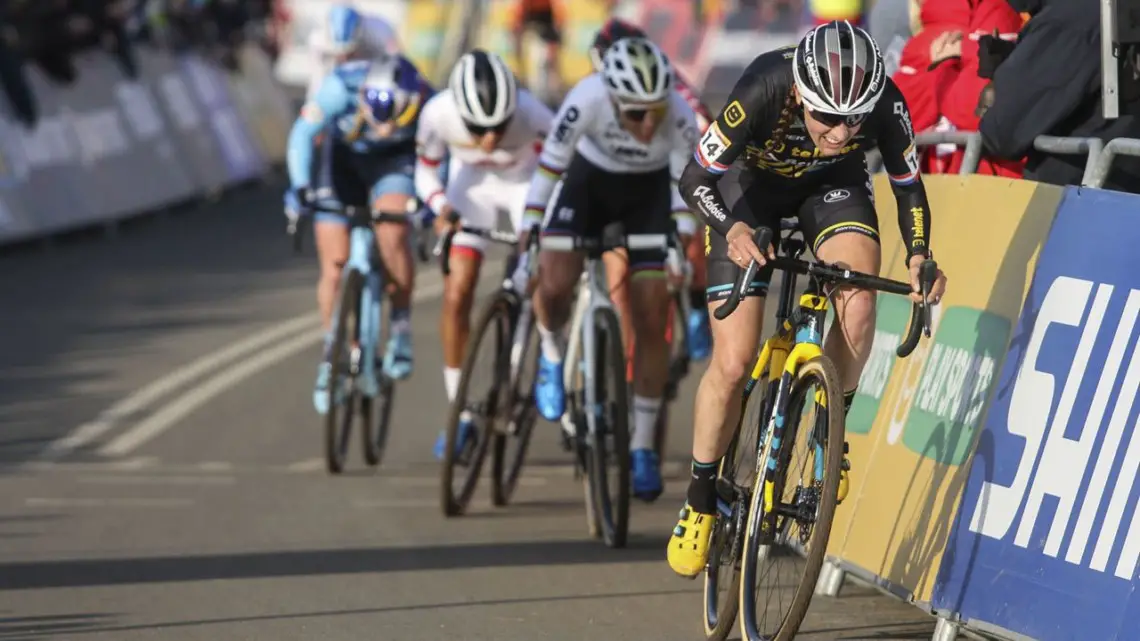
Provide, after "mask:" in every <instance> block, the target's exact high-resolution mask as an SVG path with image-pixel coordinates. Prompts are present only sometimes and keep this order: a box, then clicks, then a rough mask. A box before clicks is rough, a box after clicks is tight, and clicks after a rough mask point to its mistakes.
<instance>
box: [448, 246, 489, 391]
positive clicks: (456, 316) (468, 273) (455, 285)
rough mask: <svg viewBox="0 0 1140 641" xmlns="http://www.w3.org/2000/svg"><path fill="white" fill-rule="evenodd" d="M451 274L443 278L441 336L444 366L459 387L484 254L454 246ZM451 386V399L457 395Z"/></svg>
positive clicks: (451, 258)
mask: <svg viewBox="0 0 1140 641" xmlns="http://www.w3.org/2000/svg"><path fill="white" fill-rule="evenodd" d="M449 260H450V266H451V273H450V274H448V275H447V276H446V277H444V279H443V311H442V313H441V314H440V316H439V334H440V336H441V337H442V339H443V367H444V372H445V378H446V377H447V376H446V373H447V371H448V370H453V371H454V372H455V376H454V378H455V381H454V384H455V385H458V384H459V376H458V374H459V369H460V368H461V367H463V357H464V352H465V350H466V349H467V338H468V334H469V333H470V331H471V306H472V303H473V302H474V300H475V284H476V282H478V280H479V269H480V267H481V266H482V262H483V261H482V254H481V253H480V252H479V251H478V250H476V249H472V248H470V247H453V248H452V249H451V256H450V258H449ZM445 384H446V385H447V386H448V387H449V389H448V390H447V395H448V398H449V399H451V398H452V397H454V395H455V390H453V389H450V386H451V385H452V382H451V381H445Z"/></svg>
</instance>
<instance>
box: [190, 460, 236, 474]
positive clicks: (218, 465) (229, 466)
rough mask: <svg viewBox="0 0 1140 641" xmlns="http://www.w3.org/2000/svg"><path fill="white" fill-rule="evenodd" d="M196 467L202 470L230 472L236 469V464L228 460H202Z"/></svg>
mask: <svg viewBox="0 0 1140 641" xmlns="http://www.w3.org/2000/svg"><path fill="white" fill-rule="evenodd" d="M195 468H196V469H198V470H200V471H202V472H229V471H231V470H233V469H234V464H233V463H229V462H226V461H202V462H201V463H199V464H198V465H196V466H195Z"/></svg>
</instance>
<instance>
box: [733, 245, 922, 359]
mask: <svg viewBox="0 0 1140 641" xmlns="http://www.w3.org/2000/svg"><path fill="white" fill-rule="evenodd" d="M772 234H773V232H772V230H771V229H769V228H767V227H760V228H758V229H757V230H756V231H755V232H754V233H753V236H752V240H753V241H754V242H755V243H756V246H757V247H759V248H760V251H765V250H766V249H767V248H768V245H769V244H770V243H771V242H772ZM767 264H768V265H771V266H772V267H773V268H775V269H781V270H784V271H789V272H794V273H797V274H802V275H805V276H812V277H816V278H820V279H822V280H825V281H830V282H833V283H846V284H850V285H854V286H856V287H859V288H861V289H871V290H875V291H880V292H885V293H888V294H896V295H899V296H910V294H911V293H912V291H913V290H912V289H911V286H910V283H904V282H902V281H898V280H891V279H889V278H881V277H879V276H872V275H871V274H864V273H861V272H857V271H853V270H850V269H844V268H842V267H837V266H835V265H830V264H827V263H822V262H816V261H806V260H801V259H798V258H791V257H788V256H777V257H776V258H774V259H768V261H767ZM759 270H760V265H759V264H757V263H756V261H750V262H749V263H748V267H746V268H744V269H743V270H741V272H740V275H739V276H738V277H737V279H736V282H735V283H734V284H733V286H732V291H731V292H730V293H729V295H728V298H727V299H726V300H725V302H724V304H722V305H721V306H720V307H718V308H717V309H716V310H715V311H713V316H714V317H716V319H717V320H724V319H725V318H728V316H729V315H730V314H732V313H733V312H735V311H736V308H737V307H738V306H739V305H740V302H741V301H742V300H744V293H745V292H746V291H747V289H748V285H749V283H751V282H752V279H753V278H754V277H755V276H756V272H757V271H759ZM937 277H938V264H937V263H936V262H934V261H933V260H930V259H928V260H925V261H923V263H922V265H921V266H920V267H919V283H920V289H921V293H922V301H923V302H919V303H913V304H912V308H911V315H910V327H909V328H908V329H907V334H906V337H905V338H904V339H903V341H902V343H901V344H900V345H899V346H898V349H896V350H895V353H896V354H897V355H898V356H899V358H906V357H907V356H909V355H910V354H911V352H913V351H914V349H915V348H916V347H918V341H919V339H920V337H921V336H920V334H923V335H925V336H926V337H927V338H930V326H931V324H932V319H931V311H930V304H929V303H927V302H926V299H927V296H928V295H929V294H930V290H931V289H933V287H934V281H935V280H936V279H937Z"/></svg>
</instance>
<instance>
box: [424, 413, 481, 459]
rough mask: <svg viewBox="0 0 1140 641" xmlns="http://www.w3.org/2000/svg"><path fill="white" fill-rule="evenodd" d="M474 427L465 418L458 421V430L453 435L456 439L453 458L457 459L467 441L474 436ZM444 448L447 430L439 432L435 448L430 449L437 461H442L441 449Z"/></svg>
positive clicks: (469, 420)
mask: <svg viewBox="0 0 1140 641" xmlns="http://www.w3.org/2000/svg"><path fill="white" fill-rule="evenodd" d="M474 427H475V425H474V424H473V423H472V422H471V419H467V418H461V419H459V429H458V431H457V433H456V435H455V436H456V439H455V456H456V457H458V456H459V455H460V454H461V453H462V452H463V448H464V447H465V446H466V445H467V441H470V440H471V438H472V437H474V436H475V431H474ZM446 446H447V430H440V431H439V438H437V439H436V440H435V447H434V448H432V451H433V452H434V453H435V458H436V460H438V461H442V460H443V448H444V447H446Z"/></svg>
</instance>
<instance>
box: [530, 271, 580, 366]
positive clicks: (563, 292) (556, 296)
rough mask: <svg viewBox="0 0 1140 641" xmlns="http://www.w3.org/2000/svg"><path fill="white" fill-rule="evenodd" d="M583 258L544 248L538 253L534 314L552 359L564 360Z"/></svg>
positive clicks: (543, 348) (547, 351)
mask: <svg viewBox="0 0 1140 641" xmlns="http://www.w3.org/2000/svg"><path fill="white" fill-rule="evenodd" d="M583 261H584V257H583V256H582V255H581V254H576V253H570V252H555V251H541V252H539V255H538V269H539V279H538V288H537V289H536V290H535V295H534V315H535V318H536V319H537V320H538V330H539V333H540V334H541V335H542V351H543V354H545V355H546V357H547V359H549V360H552V361H561V360H562V356H563V352H564V349H565V338H566V337H565V330H566V324H567V322H568V321H569V320H570V312H571V309H572V307H573V299H572V297H571V294H572V293H573V291H574V285H575V284H577V282H578V277H579V276H581V274H582V264H583ZM555 354H557V358H555Z"/></svg>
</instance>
